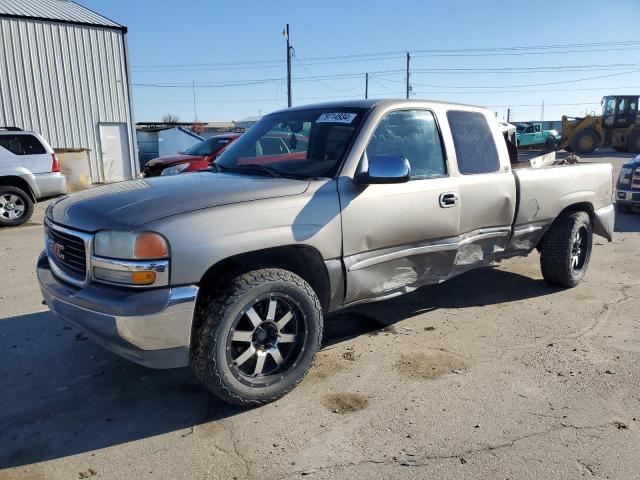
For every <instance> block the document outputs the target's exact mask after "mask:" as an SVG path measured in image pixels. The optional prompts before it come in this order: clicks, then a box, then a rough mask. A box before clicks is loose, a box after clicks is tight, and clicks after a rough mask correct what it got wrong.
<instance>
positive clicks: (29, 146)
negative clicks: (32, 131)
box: [0, 135, 47, 155]
mask: <svg viewBox="0 0 640 480" xmlns="http://www.w3.org/2000/svg"><path fill="white" fill-rule="evenodd" d="M0 147H4V148H6V149H7V150H9V151H10V152H11V153H13V154H14V155H41V154H43V153H47V151H46V150H45V148H44V147H43V146H42V144H41V143H40V142H39V141H38V139H37V138H36V137H34V136H33V135H0Z"/></svg>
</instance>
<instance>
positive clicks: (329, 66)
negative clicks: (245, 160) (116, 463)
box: [77, 0, 640, 121]
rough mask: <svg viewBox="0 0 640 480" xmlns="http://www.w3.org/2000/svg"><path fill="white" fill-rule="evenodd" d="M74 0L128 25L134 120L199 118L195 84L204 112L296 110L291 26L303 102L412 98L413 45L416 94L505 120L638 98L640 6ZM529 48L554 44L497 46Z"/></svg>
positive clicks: (627, 1)
mask: <svg viewBox="0 0 640 480" xmlns="http://www.w3.org/2000/svg"><path fill="white" fill-rule="evenodd" d="M77 1H78V2H79V3H81V4H84V5H86V6H87V7H89V8H92V9H93V10H96V11H97V12H99V13H101V14H103V15H105V16H107V17H109V18H111V19H113V20H115V21H117V22H119V23H121V24H124V25H126V26H127V27H128V28H129V34H128V42H129V54H130V63H131V66H132V80H133V83H134V84H137V85H135V86H134V90H133V102H134V110H135V116H136V121H156V120H159V119H160V118H162V116H163V115H164V114H166V113H173V114H175V115H178V117H179V118H180V120H181V121H192V120H193V118H194V102H193V96H194V95H193V93H194V92H193V87H192V85H193V82H195V85H196V88H195V97H196V110H197V116H198V119H199V120H204V121H225V120H239V119H242V118H244V117H247V116H253V115H258V114H261V113H262V114H264V113H268V112H270V111H273V110H276V109H279V108H283V107H286V101H287V98H286V83H285V81H284V77H285V75H286V64H285V39H284V37H283V36H282V30H283V27H284V25H285V24H286V23H289V24H290V25H291V40H292V44H293V46H294V47H295V55H296V58H295V59H294V62H293V76H294V83H293V99H294V104H295V105H301V104H305V103H315V102H319V101H324V100H332V99H347V98H363V96H364V83H365V82H364V73H365V72H371V74H370V75H371V76H370V78H371V80H370V83H369V96H370V97H371V98H403V97H404V94H405V92H404V89H405V85H404V81H405V80H404V68H405V61H406V60H405V54H404V53H402V52H405V51H407V50H408V51H410V52H411V53H412V61H411V68H412V71H414V73H412V77H411V79H412V85H413V91H414V95H413V98H425V99H434V100H446V101H454V102H463V103H471V104H476V105H484V106H488V107H489V108H491V109H492V110H494V111H496V112H498V114H499V116H501V117H502V116H506V111H507V108H508V107H509V106H510V107H511V108H512V120H539V119H540V117H541V115H542V108H541V107H542V102H543V101H544V102H545V108H544V119H545V120H552V119H559V118H560V116H561V115H562V114H568V115H578V114H581V113H582V114H584V112H585V110H588V111H591V110H596V111H597V110H599V109H600V106H599V102H600V99H601V98H602V96H603V95H606V94H638V93H640V61H638V60H636V59H637V58H640V57H639V54H640V40H636V38H635V37H636V36H637V35H636V33H637V31H638V25H640V2H638V1H637V0H619V1H615V2H610V4H607V2H602V1H586V0H583V1H554V2H549V1H543V0H536V1H530V2H513V1H511V2H507V1H491V2H488V1H486V2H480V1H477V0H476V1H453V0H449V1H439V2H432V1H404V2H402V1H395V2H390V1H381V0H368V1H366V2H365V1H360V2H356V1H352V2H348V1H346V0H342V1H334V0H324V1H322V2H300V1H297V2H284V1H281V2H276V1H265V0H263V1H257V0H245V1H242V2H235V3H234V2H214V1H202V0H197V1H189V0H185V1H182V2H174V1H171V2H169V1H151V0H135V1H133V0H110V1H108V2H106V1H104V0H77ZM611 5H615V9H614V8H613V7H612V6H611ZM519 6H520V8H519ZM629 41H636V42H637V43H634V44H628V43H627V44H617V45H611V44H609V45H602V44H603V43H606V42H629ZM576 44H591V45H588V46H585V45H583V46H576ZM531 46H547V47H548V46H554V47H553V48H535V49H532V48H526V49H517V50H487V49H495V48H504V47H531ZM468 49H479V50H474V51H468ZM434 50H436V51H435V52H434ZM437 50H440V51H437ZM442 50H445V51H444V52H442ZM451 50H453V51H451ZM461 50H462V51H461ZM369 54H371V55H369ZM327 57H329V58H327ZM336 57H338V58H336ZM541 67H545V68H541ZM547 67H548V68H547ZM516 68H519V69H524V70H518V71H514V70H513V69H516ZM454 69H458V70H454ZM478 69H484V70H478ZM487 69H497V70H493V71H492V72H487V71H486V70H487ZM504 69H508V70H507V71H505V70H504ZM541 70H542V71H541ZM340 75H341V76H340ZM594 77H601V78H594ZM296 78H297V80H296ZM576 80H579V81H576ZM233 83H237V84H239V85H231V86H230V84H233ZM149 85H161V87H157V86H149ZM168 85H172V86H168Z"/></svg>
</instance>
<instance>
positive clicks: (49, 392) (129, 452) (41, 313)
mask: <svg viewBox="0 0 640 480" xmlns="http://www.w3.org/2000/svg"><path fill="white" fill-rule="evenodd" d="M629 156H630V155H628V154H626V155H622V154H615V153H612V152H603V153H601V154H599V155H596V156H594V158H593V161H608V162H611V163H612V164H613V165H614V166H615V167H616V169H619V168H620V165H621V164H622V163H623V160H624V159H625V158H628V157H629ZM44 206H45V205H40V206H39V207H38V209H37V213H36V215H35V216H34V218H33V219H32V220H31V221H30V222H29V223H28V224H27V225H25V226H23V227H20V228H16V229H12V230H7V229H5V230H2V231H0V265H2V278H1V279H0V352H2V354H1V357H0V360H1V361H0V385H1V388H0V439H1V441H0V479H3V480H4V479H8V478H11V479H40V478H53V479H75V478H80V479H82V478H93V477H95V478H96V479H98V478H114V479H121V478H172V479H183V478H184V479H187V478H188V479H195V478H202V479H209V478H229V479H231V478H237V479H243V478H265V477H271V478H298V477H301V476H305V478H310V479H324V478H352V479H359V478H362V479H369V478H389V479H395V478H398V479H405V478H440V479H448V478H456V479H466V478H468V479H479V478H490V479H515V478H518V479H519V478H532V479H533V478H535V479H539V478H563V479H568V478H582V477H587V478H591V477H594V478H612V479H631V478H640V473H639V472H638V458H640V369H639V366H640V324H639V323H638V316H637V311H638V310H639V307H640V299H639V298H640V273H639V272H640V270H639V267H638V265H639V261H640V234H639V233H638V232H640V215H639V214H635V215H634V214H630V215H619V216H618V218H617V220H616V234H615V238H614V242H613V243H607V242H606V241H605V240H604V239H601V238H599V237H595V244H594V249H593V256H592V260H591V265H590V269H589V272H588V274H587V277H586V280H585V281H584V282H583V283H582V284H581V285H580V286H578V287H577V288H574V289H571V290H560V289H556V288H551V287H548V286H545V284H544V283H543V281H542V277H541V274H540V269H539V258H538V255H537V253H534V254H532V255H530V256H529V257H527V258H517V259H512V260H508V261H505V262H503V263H501V264H500V265H499V266H497V267H495V268H486V269H482V270H478V271H474V272H470V273H468V274H465V275H463V276H460V277H458V278H454V279H452V280H451V281H449V282H446V283H444V284H441V285H436V286H430V287H425V288H422V289H420V290H418V291H416V292H414V293H412V294H410V295H406V296H404V297H400V298H397V299H394V300H391V301H387V302H382V303H377V304H373V305H370V306H365V307H360V308H358V309H355V310H348V311H344V312H341V313H339V314H336V315H333V316H331V317H329V318H328V319H327V320H326V335H325V338H324V347H323V349H322V351H321V352H320V353H319V354H318V356H317V361H316V363H315V366H314V367H313V368H312V370H311V371H310V373H309V375H308V377H307V378H306V379H305V380H304V381H303V382H302V384H301V385H300V386H299V387H298V388H296V389H295V390H294V391H293V392H292V393H291V394H289V395H288V396H287V397H285V398H283V399H281V400H280V401H277V402H275V403H273V404H270V405H267V406H265V407H262V408H257V409H253V410H242V409H238V408H234V407H229V406H227V405H225V404H223V403H221V402H219V401H217V400H215V399H213V398H211V397H210V396H209V395H208V394H207V392H206V391H205V390H204V389H203V388H202V387H200V386H199V384H198V383H197V382H196V381H195V379H194V377H193V375H192V374H191V372H190V371H189V370H188V369H177V370H170V371H158V370H148V369H145V368H143V367H139V366H137V365H134V364H132V363H129V362H127V361H126V360H122V359H120V358H118V357H117V356H115V355H113V354H111V353H109V352H107V351H105V350H103V349H102V348H101V347H99V346H97V345H95V344H93V343H91V342H90V341H86V337H84V336H83V335H82V334H80V333H79V332H78V331H77V330H75V329H72V328H70V327H67V326H65V325H64V324H63V323H62V322H60V321H59V320H57V319H55V318H53V317H52V315H51V314H49V313H48V312H47V309H46V307H45V306H43V305H42V304H41V296H40V293H39V290H38V287H37V282H36V279H35V268H34V266H35V262H36V257H37V255H38V253H39V252H40V250H41V248H42V228H41V221H42V214H43V211H44ZM634 312H636V313H634Z"/></svg>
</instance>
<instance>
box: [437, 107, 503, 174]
mask: <svg viewBox="0 0 640 480" xmlns="http://www.w3.org/2000/svg"><path fill="white" fill-rule="evenodd" d="M447 119H448V120H449V126H450V127H451V134H452V135H453V144H454V146H455V148H456V157H457V158H458V170H460V173H462V174H464V175H471V174H474V173H492V172H497V171H498V170H499V169H500V158H499V157H498V150H497V149H496V143H495V141H494V140H493V134H492V133H491V129H490V128H489V124H488V123H487V119H486V118H485V116H484V115H483V114H481V113H478V112H465V111H460V110H450V111H448V112H447Z"/></svg>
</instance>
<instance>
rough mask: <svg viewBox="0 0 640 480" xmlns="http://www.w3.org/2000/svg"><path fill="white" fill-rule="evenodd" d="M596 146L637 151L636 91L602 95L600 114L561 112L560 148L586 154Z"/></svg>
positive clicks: (639, 137) (639, 145)
mask: <svg viewBox="0 0 640 480" xmlns="http://www.w3.org/2000/svg"><path fill="white" fill-rule="evenodd" d="M598 147H613V148H614V149H616V150H621V151H629V152H640V116H638V95H611V96H608V97H604V98H603V99H602V115H601V116H596V115H587V116H586V117H584V118H574V117H567V116H566V115H563V116H562V138H561V140H560V143H559V148H564V149H565V150H567V151H569V152H575V153H577V154H578V155H585V154H589V153H592V152H593V151H594V150H595V149H596V148H598Z"/></svg>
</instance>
